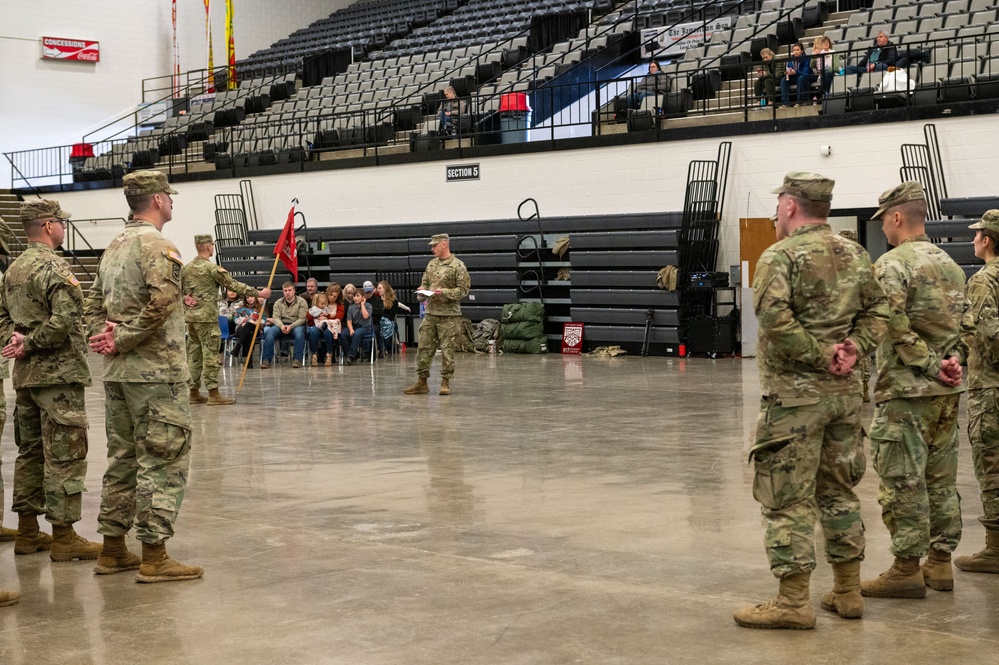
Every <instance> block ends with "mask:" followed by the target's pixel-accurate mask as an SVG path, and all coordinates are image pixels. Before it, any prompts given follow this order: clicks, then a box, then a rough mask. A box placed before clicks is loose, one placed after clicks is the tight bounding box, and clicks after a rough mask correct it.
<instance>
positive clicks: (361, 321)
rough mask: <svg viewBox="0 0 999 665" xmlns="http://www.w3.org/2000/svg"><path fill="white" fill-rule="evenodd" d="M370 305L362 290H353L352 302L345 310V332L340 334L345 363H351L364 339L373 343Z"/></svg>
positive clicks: (357, 354)
mask: <svg viewBox="0 0 999 665" xmlns="http://www.w3.org/2000/svg"><path fill="white" fill-rule="evenodd" d="M371 311H372V308H371V305H370V303H368V302H367V301H366V299H365V297H364V291H360V290H357V291H354V304H353V305H351V306H350V309H348V310H347V332H346V333H343V334H341V335H340V337H341V338H342V340H343V348H344V351H345V352H346V353H347V364H348V365H353V364H354V361H355V360H356V359H357V357H358V356H359V355H360V352H361V348H362V347H363V345H364V340H365V339H370V340H371V343H372V344H374V343H375V341H374V327H373V325H372V323H371V321H372V318H371Z"/></svg>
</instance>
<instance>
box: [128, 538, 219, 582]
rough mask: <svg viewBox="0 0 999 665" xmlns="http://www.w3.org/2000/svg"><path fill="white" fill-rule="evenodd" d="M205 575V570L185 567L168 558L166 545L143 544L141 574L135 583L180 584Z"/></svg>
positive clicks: (136, 577)
mask: <svg viewBox="0 0 999 665" xmlns="http://www.w3.org/2000/svg"><path fill="white" fill-rule="evenodd" d="M204 574H205V570H204V569H203V568H198V567H197V566H185V565H184V564H182V563H180V562H179V561H174V560H173V559H171V558H170V557H168V556H167V553H166V543H160V544H159V545H150V544H149V543H142V564H141V565H140V566H139V574H138V575H136V576H135V581H136V582H145V583H147V584H152V583H153V582H180V581H182V580H196V579H198V578H199V577H201V576H202V575H204Z"/></svg>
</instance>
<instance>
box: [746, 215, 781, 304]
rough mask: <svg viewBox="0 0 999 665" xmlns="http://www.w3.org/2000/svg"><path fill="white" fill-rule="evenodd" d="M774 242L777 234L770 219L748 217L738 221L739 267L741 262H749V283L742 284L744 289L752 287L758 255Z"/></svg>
mask: <svg viewBox="0 0 999 665" xmlns="http://www.w3.org/2000/svg"><path fill="white" fill-rule="evenodd" d="M775 242H777V232H776V231H775V230H774V223H773V222H771V221H770V219H768V218H766V217H750V218H742V219H740V220H739V265H742V262H743V261H748V262H749V283H748V284H743V286H744V287H748V286H752V285H753V277H754V276H755V275H756V262H757V261H758V260H759V258H760V254H762V253H763V250H765V249H766V248H767V247H769V246H770V245H772V244H774V243H775Z"/></svg>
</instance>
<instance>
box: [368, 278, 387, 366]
mask: <svg viewBox="0 0 999 665" xmlns="http://www.w3.org/2000/svg"><path fill="white" fill-rule="evenodd" d="M363 288H364V299H365V300H366V301H367V302H368V304H369V305H371V329H372V330H373V331H374V332H375V333H376V334H375V341H376V342H377V344H378V357H379V358H381V357H383V355H384V354H383V353H382V352H383V350H384V349H385V344H384V341H383V340H382V336H381V335H379V334H377V333H378V331H379V330H381V329H382V315H383V314H384V313H385V305H384V303H382V297H381V295H380V294H379V293H378V289H376V288H375V285H374V284H372V283H371V282H365V283H364V287H363Z"/></svg>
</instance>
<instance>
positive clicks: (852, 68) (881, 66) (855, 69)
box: [843, 62, 888, 83]
mask: <svg viewBox="0 0 999 665" xmlns="http://www.w3.org/2000/svg"><path fill="white" fill-rule="evenodd" d="M886 69H888V65H886V64H885V63H883V62H875V63H874V71H876V72H883V71H884V70H886ZM866 73H867V67H866V66H864V67H861V66H860V65H847V66H846V67H844V68H843V75H844V76H846V75H849V74H856V75H857V83H860V79H861V77H862V76H863V75H864V74H866Z"/></svg>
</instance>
